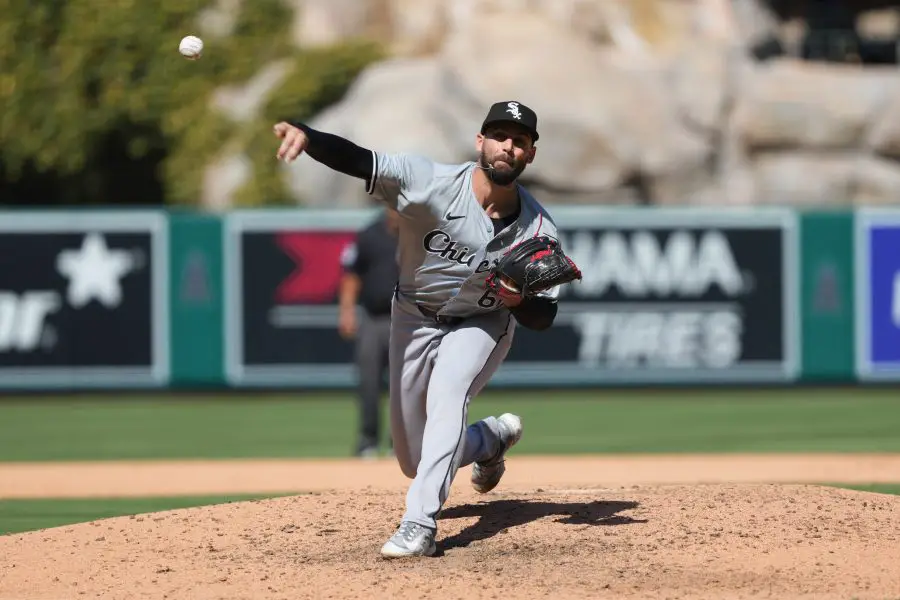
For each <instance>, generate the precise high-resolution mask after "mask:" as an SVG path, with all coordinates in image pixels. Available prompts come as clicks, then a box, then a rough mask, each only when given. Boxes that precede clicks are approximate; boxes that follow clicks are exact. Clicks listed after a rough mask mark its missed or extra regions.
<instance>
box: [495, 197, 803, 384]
mask: <svg viewBox="0 0 900 600" xmlns="http://www.w3.org/2000/svg"><path fill="white" fill-rule="evenodd" d="M552 214H553V215H554V217H555V219H554V220H555V221H556V223H557V226H558V227H559V229H560V237H561V238H562V242H563V244H564V248H565V249H566V250H567V252H568V253H569V254H570V255H571V256H572V258H573V260H574V261H575V262H576V264H578V265H579V266H580V267H581V268H582V271H583V275H584V279H583V280H582V281H581V282H574V283H572V284H569V285H568V286H566V288H565V290H564V291H563V294H562V296H561V301H560V309H559V315H558V317H557V321H556V323H555V324H554V326H553V327H552V328H551V329H550V330H548V331H544V332H533V331H529V330H526V329H524V328H518V330H517V332H516V340H515V343H514V345H513V348H512V350H511V352H510V355H509V358H508V359H507V362H506V363H505V365H504V366H503V367H502V370H501V373H499V374H498V377H497V378H496V379H495V381H496V383H498V384H502V383H512V382H520V383H523V384H525V383H532V384H549V385H558V384H563V383H566V382H570V381H576V382H579V383H582V384H603V383H619V384H642V383H704V382H726V381H727V382H777V381H789V380H793V379H794V378H795V377H796V376H797V370H798V368H799V360H798V338H799V332H798V322H799V319H798V316H797V315H796V313H797V311H798V302H797V289H796V288H797V280H798V278H797V256H796V255H797V243H798V241H797V227H796V224H795V220H794V217H793V215H792V214H791V213H790V212H787V211H780V210H778V211H765V210H753V211H746V212H745V211H743V210H724V211H707V210H699V209H698V210H688V209H682V210H678V209H675V210H669V209H660V208H654V209H651V210H646V211H643V210H640V209H622V210H604V209H599V210H590V209H582V210H579V209H576V208H565V209H557V210H555V211H553V212H552Z"/></svg>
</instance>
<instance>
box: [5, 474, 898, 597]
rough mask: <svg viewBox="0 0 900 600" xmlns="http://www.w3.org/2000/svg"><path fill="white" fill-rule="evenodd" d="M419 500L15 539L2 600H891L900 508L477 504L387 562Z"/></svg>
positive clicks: (378, 495)
mask: <svg viewBox="0 0 900 600" xmlns="http://www.w3.org/2000/svg"><path fill="white" fill-rule="evenodd" d="M402 510H403V493H402V492H397V491H390V492H388V491H376V490H373V489H367V490H361V491H358V492H356V493H352V494H348V493H343V492H341V493H338V492H327V493H317V494H309V495H303V496H295V497H289V498H278V499H272V500H263V501H253V502H239V503H233V504H227V505H220V506H213V507H201V508H193V509H183V510H175V511H168V512H163V513H155V514H149V515H142V516H134V517H120V518H115V519H107V520H102V521H95V522H93V523H86V524H80V525H77V526H68V527H60V528H55V529H47V530H43V531H36V532H30V533H26V534H21V535H15V536H6V537H2V538H0V598H16V599H21V598H81V597H85V598H89V597H104V598H113V597H114V598H172V599H177V598H188V597H189V598H198V599H204V598H231V599H236V598H286V599H287V598H290V599H292V600H293V599H296V598H372V597H382V598H383V597H392V598H416V599H417V600H418V599H421V598H423V597H427V596H432V597H440V598H465V599H467V600H469V599H472V598H500V597H504V598H535V597H553V598H587V597H590V598H604V597H609V598H717V599H722V598H747V597H762V596H765V597H777V598H797V597H809V598H817V599H822V598H851V597H858V598H886V597H897V596H900V576H898V567H897V565H900V543H898V542H900V498H897V497H893V496H886V495H880V494H869V493H862V492H853V491H847V490H838V489H833V488H824V487H816V486H802V485H796V486H792V485H759V484H744V485H706V486H653V487H641V486H637V487H628V488H618V489H579V490H571V489H570V490H552V489H537V490H534V491H532V492H529V493H522V492H516V493H504V492H500V493H492V494H489V495H487V496H479V495H477V494H475V493H474V492H468V491H465V490H460V491H457V492H455V493H454V494H453V495H452V496H451V500H450V502H449V503H448V506H447V507H446V509H445V510H444V512H443V513H442V515H441V518H440V521H439V523H440V532H439V536H438V543H439V548H440V551H439V554H440V556H438V557H435V558H429V559H412V560H401V561H386V560H383V559H381V558H380V557H379V556H378V549H379V547H380V546H381V544H382V543H383V542H384V541H385V539H387V537H388V536H389V535H390V534H391V533H393V530H394V528H395V527H396V525H397V522H398V519H399V518H400V516H401V515H402Z"/></svg>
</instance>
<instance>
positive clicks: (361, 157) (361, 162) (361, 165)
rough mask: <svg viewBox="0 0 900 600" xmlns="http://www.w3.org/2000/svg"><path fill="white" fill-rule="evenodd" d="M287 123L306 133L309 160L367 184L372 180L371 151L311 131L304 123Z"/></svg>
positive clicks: (349, 142)
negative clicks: (362, 180) (364, 181)
mask: <svg viewBox="0 0 900 600" xmlns="http://www.w3.org/2000/svg"><path fill="white" fill-rule="evenodd" d="M288 122H289V123H290V124H291V125H293V126H294V127H297V128H298V129H301V130H303V132H304V133H306V137H307V138H308V139H309V145H308V146H307V147H306V154H308V155H309V157H310V158H312V159H313V160H316V161H318V162H320V163H322V164H323V165H325V166H326V167H329V168H331V169H334V170H335V171H339V172H341V173H344V174H345V175H350V176H351V177H358V178H360V179H364V180H366V181H367V182H368V181H369V180H370V179H371V178H372V175H373V173H372V169H373V167H374V165H375V157H374V155H373V153H372V151H371V150H369V149H367V148H362V147H360V146H357V145H356V144H354V143H353V142H351V141H350V140H348V139H345V138H342V137H341V136H339V135H335V134H333V133H325V132H324V131H318V130H316V129H313V128H312V127H310V126H309V125H306V124H305V123H301V122H299V121H288Z"/></svg>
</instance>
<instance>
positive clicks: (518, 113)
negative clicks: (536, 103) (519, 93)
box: [481, 100, 538, 143]
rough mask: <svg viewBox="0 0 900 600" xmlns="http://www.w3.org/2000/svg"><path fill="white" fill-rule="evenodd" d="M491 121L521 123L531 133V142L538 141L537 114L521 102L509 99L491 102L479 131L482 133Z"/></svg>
mask: <svg viewBox="0 0 900 600" xmlns="http://www.w3.org/2000/svg"><path fill="white" fill-rule="evenodd" d="M492 123H515V124H517V125H521V126H522V127H524V128H525V129H527V130H528V133H530V134H531V141H532V143H533V142H536V141H538V132H537V115H536V114H535V113H534V111H533V110H531V109H530V108H528V107H527V106H525V105H524V104H522V103H521V102H517V101H515V100H510V101H504V102H496V103H494V104H492V105H491V108H490V110H489V111H488V114H487V116H486V117H485V118H484V123H482V125H481V133H484V132H485V130H486V129H487V127H488V125H490V124H492Z"/></svg>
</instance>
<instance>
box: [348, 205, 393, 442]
mask: <svg viewBox="0 0 900 600" xmlns="http://www.w3.org/2000/svg"><path fill="white" fill-rule="evenodd" d="M398 219H399V216H398V214H397V212H396V211H395V210H393V209H386V210H385V211H384V212H383V213H382V214H381V215H379V217H378V218H377V219H375V221H374V222H372V223H371V224H370V225H369V226H368V227H366V228H365V229H363V230H362V231H360V233H359V235H358V236H357V238H356V241H355V242H354V243H353V244H351V245H350V246H348V247H347V248H346V249H345V250H344V253H343V255H342V257H341V263H342V266H343V268H344V274H343V277H342V279H341V286H340V313H339V318H338V330H339V332H340V334H341V336H342V337H343V338H344V339H348V340H349V339H353V340H355V342H356V365H357V373H358V377H359V383H358V396H359V415H360V420H359V433H358V441H357V447H356V455H357V456H360V457H363V458H371V457H375V456H377V455H378V442H379V431H380V429H381V427H380V425H381V418H380V404H381V403H380V400H381V394H382V391H383V390H384V374H385V372H386V370H387V367H388V350H389V344H390V336H391V299H392V297H393V294H394V287H395V286H396V285H397V280H398V278H399V276H400V271H399V267H398V265H397V221H398ZM358 304H359V305H361V306H362V309H363V310H362V315H361V318H360V319H359V320H357V310H356V308H357V305H358Z"/></svg>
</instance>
